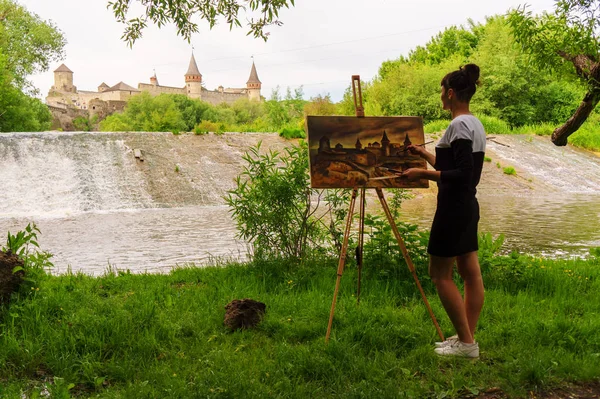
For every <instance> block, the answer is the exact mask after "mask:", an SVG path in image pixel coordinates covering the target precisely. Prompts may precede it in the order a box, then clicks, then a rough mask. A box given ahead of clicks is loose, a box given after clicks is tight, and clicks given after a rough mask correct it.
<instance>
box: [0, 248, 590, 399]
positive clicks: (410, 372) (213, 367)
mask: <svg viewBox="0 0 600 399" xmlns="http://www.w3.org/2000/svg"><path fill="white" fill-rule="evenodd" d="M483 256H484V258H483V260H482V269H483V271H484V279H485V281H486V288H487V297H486V304H485V308H484V312H483V314H482V318H481V323H480V329H479V332H478V334H477V339H478V341H479V342H480V345H481V349H482V352H481V358H480V360H479V361H476V362H471V361H466V360H462V359H445V358H438V357H437V356H436V355H434V353H433V342H434V341H435V340H436V333H435V329H434V327H433V325H432V323H431V321H430V320H429V318H428V315H427V313H426V310H425V308H424V306H423V304H422V302H421V300H420V297H419V296H418V293H417V290H416V288H415V287H414V283H413V282H412V280H411V279H410V276H409V274H408V273H407V271H406V267H405V266H404V265H399V266H393V265H384V264H382V263H379V262H375V261H373V260H368V261H367V263H366V272H365V276H364V280H363V289H362V292H363V294H362V298H361V304H360V306H359V307H357V306H356V299H355V297H354V292H355V282H356V273H355V269H354V268H353V267H350V268H349V269H348V270H347V271H346V272H345V274H344V276H343V279H342V287H341V291H340V297H339V301H338V307H337V310H336V315H335V322H334V328H333V334H332V339H331V342H330V343H329V345H325V343H324V335H325V331H326V326H327V320H328V315H329V310H330V306H331V298H332V294H333V288H334V282H335V270H336V265H335V260H331V261H322V262H319V263H318V264H306V265H303V266H296V265H293V264H287V263H280V262H274V263H255V264H250V265H229V266H228V267H224V268H223V267H209V268H204V269H200V268H183V269H178V270H175V271H173V272H171V273H170V274H168V275H150V274H147V275H132V274H128V273H117V274H111V273H107V274H106V275H105V276H102V277H98V278H93V277H89V276H85V275H65V276H54V277H47V278H45V279H43V280H41V281H40V282H39V284H36V286H35V287H34V288H33V289H30V292H28V293H26V294H21V295H20V297H19V298H18V299H17V300H16V301H14V302H13V303H12V305H11V306H10V307H9V308H7V309H4V310H3V311H2V321H1V326H0V331H1V335H0V397H2V398H20V397H38V395H39V394H40V393H43V392H45V391H49V392H50V393H51V394H52V395H53V396H52V397H57V398H62V397H65V398H66V397H70V395H72V396H81V397H88V396H92V397H101V398H195V397H215V398H241V397H244V398H246V397H249V398H264V397H293V398H307V397H319V398H328V397H344V398H354V397H356V398H359V397H368V398H399V397H418V398H421V397H444V396H447V397H459V396H461V395H470V394H476V393H478V392H482V391H485V390H486V389H488V388H491V387H500V388H501V389H502V390H503V391H505V392H506V393H507V394H508V395H510V396H512V397H524V396H526V395H527V392H528V391H530V390H545V389H549V388H552V387H553V386H558V385H561V384H564V383H565V382H567V381H576V382H584V381H592V380H594V379H598V378H599V377H600V296H599V295H598V292H599V291H600V270H599V266H600V262H599V261H598V258H592V259H591V260H587V261H584V260H570V261H559V260H546V259H533V258H524V257H519V256H516V255H514V256H508V257H490V256H485V253H484V254H483ZM419 273H420V275H421V276H423V277H422V283H423V285H424V287H425V290H426V292H427V293H428V298H429V300H430V302H431V304H432V306H433V309H434V312H435V314H436V315H437V316H438V319H439V320H440V323H441V325H442V328H443V330H444V332H445V333H446V334H451V333H452V330H451V327H450V324H449V321H448V320H447V318H446V317H445V316H444V314H443V311H442V310H441V305H440V303H439V301H438V299H437V297H436V296H435V294H434V291H433V287H432V285H431V282H430V281H429V280H428V279H427V278H426V277H424V276H425V266H424V265H420V266H419ZM246 297H250V298H254V299H257V300H260V301H263V302H264V303H266V305H267V314H266V317H265V319H264V321H263V322H262V324H261V325H260V326H259V327H258V328H257V329H255V330H251V331H250V330H249V331H241V332H235V333H229V332H227V331H226V329H225V328H224V327H223V316H224V312H225V311H224V306H225V304H227V303H228V302H229V301H231V300H232V299H235V298H246ZM23 393H25V394H26V396H21V395H22V394H23Z"/></svg>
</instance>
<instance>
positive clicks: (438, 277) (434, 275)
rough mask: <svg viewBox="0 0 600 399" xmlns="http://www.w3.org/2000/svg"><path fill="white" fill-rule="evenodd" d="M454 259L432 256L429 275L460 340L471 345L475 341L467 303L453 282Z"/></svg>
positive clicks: (430, 257)
mask: <svg viewBox="0 0 600 399" xmlns="http://www.w3.org/2000/svg"><path fill="white" fill-rule="evenodd" d="M454 259H455V258H445V257H440V256H434V255H430V256H429V275H430V276H431V280H433V282H434V284H435V286H436V288H437V291H438V295H439V297H440V300H441V301H442V305H443V306H444V309H446V313H448V317H450V321H451V322H452V325H453V326H454V328H455V329H456V333H457V334H458V339H459V340H460V341H462V342H464V343H466V344H470V343H473V342H474V341H473V334H472V333H471V329H470V327H469V319H468V318H467V312H466V310H465V303H464V301H463V298H462V295H461V294H460V291H459V290H458V287H456V284H454V281H453V280H452V271H453V269H454Z"/></svg>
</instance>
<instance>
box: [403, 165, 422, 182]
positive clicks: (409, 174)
mask: <svg viewBox="0 0 600 399" xmlns="http://www.w3.org/2000/svg"><path fill="white" fill-rule="evenodd" d="M422 172H423V169H419V168H410V169H406V170H405V171H404V172H402V175H400V177H403V178H406V179H408V180H410V181H413V180H419V179H422V178H423V175H422Z"/></svg>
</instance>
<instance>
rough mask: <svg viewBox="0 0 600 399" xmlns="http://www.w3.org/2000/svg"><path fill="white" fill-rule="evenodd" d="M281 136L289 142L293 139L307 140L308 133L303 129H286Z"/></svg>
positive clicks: (280, 133)
mask: <svg viewBox="0 0 600 399" xmlns="http://www.w3.org/2000/svg"><path fill="white" fill-rule="evenodd" d="M279 136H280V137H283V138H285V139H288V140H291V139H305V138H306V132H305V131H304V129H301V128H299V127H284V128H283V129H282V130H281V131H280V132H279Z"/></svg>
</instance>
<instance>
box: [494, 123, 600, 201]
mask: <svg viewBox="0 0 600 399" xmlns="http://www.w3.org/2000/svg"><path fill="white" fill-rule="evenodd" d="M495 140H496V141H497V142H498V143H502V144H504V145H502V144H498V143H496V142H494V141H488V146H489V148H490V149H492V150H493V151H494V152H495V153H496V154H497V155H498V156H499V157H500V158H501V160H502V162H501V163H502V165H503V166H509V165H510V166H514V167H515V168H517V169H519V170H522V171H525V172H526V173H527V174H528V175H529V176H532V177H533V180H535V181H537V182H539V183H542V184H544V185H545V186H546V187H548V188H549V189H550V190H553V191H556V192H559V193H560V192H562V193H565V192H567V193H581V194H600V158H598V156H596V155H594V154H592V153H590V152H587V151H584V150H580V149H578V148H576V147H573V146H564V147H558V146H555V145H554V144H552V142H551V141H550V140H549V138H548V137H537V136H523V135H516V136H509V135H506V136H496V139H495ZM494 161H495V160H494Z"/></svg>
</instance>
